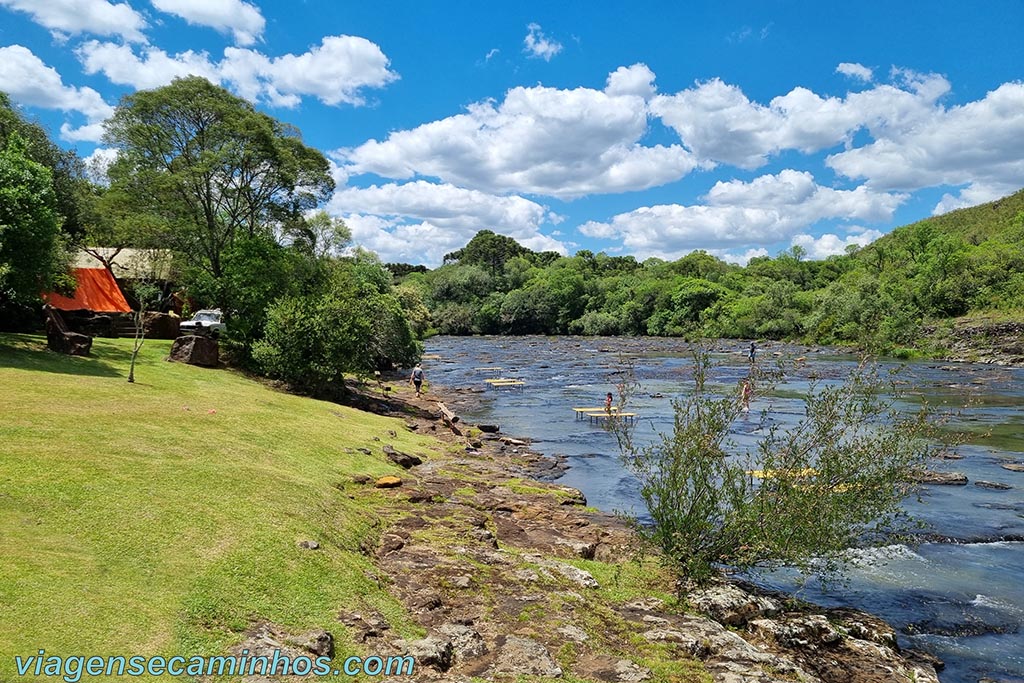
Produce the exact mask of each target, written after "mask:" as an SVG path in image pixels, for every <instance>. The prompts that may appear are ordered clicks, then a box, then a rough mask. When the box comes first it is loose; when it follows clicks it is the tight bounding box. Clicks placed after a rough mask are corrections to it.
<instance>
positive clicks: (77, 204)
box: [0, 92, 92, 240]
mask: <svg viewBox="0 0 1024 683" xmlns="http://www.w3.org/2000/svg"><path fill="white" fill-rule="evenodd" d="M15 134H17V135H18V136H19V137H20V138H21V139H22V143H21V144H22V149H23V152H24V154H25V156H26V157H27V158H29V159H31V160H32V161H34V162H36V163H38V164H41V165H42V166H45V167H46V168H47V170H49V172H50V182H51V185H52V187H53V198H54V207H55V209H56V211H57V214H58V215H59V216H60V219H61V229H62V230H63V232H64V233H65V234H66V235H68V236H69V237H71V238H72V239H73V240H74V239H77V238H79V237H81V235H82V233H83V232H84V231H85V229H86V226H87V224H88V223H89V221H90V193H91V189H92V188H91V184H90V183H89V181H88V180H87V179H86V177H85V165H84V164H83V163H82V160H81V159H80V158H79V157H78V154H77V153H76V152H75V151H74V150H68V149H61V148H60V147H59V146H57V145H56V144H54V143H53V141H51V140H50V137H49V135H47V132H46V129H45V128H43V127H42V126H41V125H39V124H38V123H36V122H34V121H31V120H29V119H28V118H26V117H25V116H24V115H23V114H22V113H21V112H20V111H19V110H18V109H17V108H16V107H15V106H14V105H13V104H11V100H10V98H9V97H8V96H7V94H6V93H3V92H0V148H3V147H5V146H6V145H7V141H8V140H9V139H10V138H11V137H12V136H14V135H15Z"/></svg>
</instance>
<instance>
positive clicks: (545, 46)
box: [523, 24, 562, 62]
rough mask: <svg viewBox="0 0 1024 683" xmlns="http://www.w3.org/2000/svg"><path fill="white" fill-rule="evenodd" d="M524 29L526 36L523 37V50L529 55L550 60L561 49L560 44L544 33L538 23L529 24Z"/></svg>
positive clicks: (546, 60)
mask: <svg viewBox="0 0 1024 683" xmlns="http://www.w3.org/2000/svg"><path fill="white" fill-rule="evenodd" d="M526 30H527V33H526V37H525V38H523V52H525V53H526V54H528V55H530V56H531V57H537V58H539V59H543V60H544V61H545V62H550V61H551V58H552V57H554V56H555V55H557V54H558V53H559V52H561V51H562V44H561V43H559V42H558V41H557V40H553V39H551V38H548V37H547V36H546V35H544V32H543V31H541V30H540V25H539V24H530V25H528V26H527V27H526Z"/></svg>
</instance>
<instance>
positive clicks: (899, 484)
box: [612, 350, 933, 584]
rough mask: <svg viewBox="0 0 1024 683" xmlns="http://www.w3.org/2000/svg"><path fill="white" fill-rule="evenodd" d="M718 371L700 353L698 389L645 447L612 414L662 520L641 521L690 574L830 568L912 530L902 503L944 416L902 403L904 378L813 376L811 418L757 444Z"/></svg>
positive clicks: (761, 377)
mask: <svg viewBox="0 0 1024 683" xmlns="http://www.w3.org/2000/svg"><path fill="white" fill-rule="evenodd" d="M712 369H713V368H712V366H711V364H710V360H709V356H708V355H707V353H706V352H704V351H700V350H698V351H697V352H696V353H695V363H694V387H693V391H692V392H691V393H690V394H689V396H687V397H686V398H684V399H680V400H677V401H676V402H675V403H674V408H675V423H674V428H673V430H672V432H671V433H668V434H662V435H661V436H660V437H659V438H658V440H656V441H655V443H653V444H652V445H649V446H638V445H636V444H635V443H634V441H633V433H632V428H631V427H630V426H629V425H626V424H619V423H617V422H613V423H612V429H613V431H615V433H616V436H617V437H618V438H619V443H620V447H621V452H622V458H623V462H624V463H625V465H626V467H627V468H628V469H629V470H630V471H631V472H633V474H635V475H636V476H637V478H638V479H639V480H640V485H641V496H642V498H643V500H644V502H645V504H646V506H647V510H648V512H649V513H650V516H651V519H652V520H653V522H652V524H651V525H650V526H639V525H638V527H637V528H638V529H639V532H640V534H641V536H642V537H643V538H645V539H646V540H647V541H649V542H650V543H652V544H653V545H654V546H656V547H657V548H659V549H660V550H661V552H662V554H663V557H664V558H665V559H666V560H667V561H668V562H669V563H670V564H671V565H672V566H673V567H675V568H676V569H677V570H678V571H679V572H680V574H681V575H682V576H683V577H684V578H685V579H687V580H689V581H691V582H693V583H697V584H700V583H704V582H706V581H708V580H710V579H711V578H712V577H714V576H716V575H717V574H718V572H719V570H720V569H723V568H725V569H729V570H756V569H774V568H777V567H780V566H792V567H797V568H799V569H801V570H803V571H805V572H814V573H818V574H822V575H825V576H828V575H830V574H833V573H835V572H837V571H839V570H840V569H841V568H842V566H843V564H844V562H845V560H846V557H847V555H846V551H847V550H849V549H850V548H852V547H855V546H859V545H865V544H885V543H890V542H892V540H893V539H894V537H897V536H899V535H900V534H901V533H903V532H906V531H908V530H909V529H910V528H911V526H912V523H911V520H909V518H908V517H907V515H906V514H905V513H904V512H903V509H902V507H901V502H902V500H903V499H904V498H905V497H906V496H907V495H908V493H909V492H910V491H911V490H912V488H913V483H912V480H913V477H912V475H913V473H914V471H915V470H917V469H918V468H921V467H923V465H924V462H925V459H926V457H927V456H928V454H929V452H930V447H929V446H928V444H927V442H926V440H925V437H926V436H929V435H930V434H931V429H932V426H933V425H932V422H931V419H930V414H929V413H928V410H927V409H922V410H921V411H920V412H917V413H914V414H901V413H900V412H899V411H897V409H896V400H897V398H896V397H894V395H893V393H891V392H892V390H893V389H894V387H895V383H892V384H891V385H890V384H888V383H887V382H885V381H884V379H883V378H882V377H881V376H880V375H879V372H878V369H877V368H875V367H873V366H870V365H863V366H861V367H860V368H858V369H857V370H856V371H854V372H853V373H851V374H850V376H849V377H847V378H846V381H845V382H844V383H842V384H839V385H832V386H821V385H812V386H811V388H810V391H809V393H808V395H807V397H806V415H805V417H804V418H803V419H801V420H800V421H799V422H798V423H797V425H795V426H794V427H792V428H790V429H781V428H777V427H771V428H768V429H767V430H766V433H765V436H764V437H762V438H761V440H760V442H759V443H758V444H757V447H756V449H755V450H753V451H748V452H746V453H740V452H738V449H737V448H736V446H735V444H733V443H732V442H731V441H730V438H729V433H730V429H731V427H732V425H733V423H734V421H735V420H736V419H737V417H738V416H739V414H740V411H741V405H740V401H739V400H738V394H736V393H732V392H726V393H716V392H714V391H713V390H712V389H711V386H710V383H709V382H708V381H707V376H708V373H709V372H710V371H711V370H712ZM751 379H752V380H753V381H754V382H755V384H756V385H757V387H758V393H763V392H764V391H765V389H766V385H768V386H770V385H771V383H772V381H773V379H772V377H771V376H770V375H769V374H768V373H764V372H761V371H759V370H757V369H755V370H754V371H753V372H752V375H751ZM883 390H885V391H888V392H890V393H889V394H888V397H886V395H884V394H883ZM627 393H628V392H627ZM766 418H767V411H766V413H765V415H764V416H763V420H762V421H766ZM756 471H760V475H761V476H760V478H759V477H757V476H755V472H756Z"/></svg>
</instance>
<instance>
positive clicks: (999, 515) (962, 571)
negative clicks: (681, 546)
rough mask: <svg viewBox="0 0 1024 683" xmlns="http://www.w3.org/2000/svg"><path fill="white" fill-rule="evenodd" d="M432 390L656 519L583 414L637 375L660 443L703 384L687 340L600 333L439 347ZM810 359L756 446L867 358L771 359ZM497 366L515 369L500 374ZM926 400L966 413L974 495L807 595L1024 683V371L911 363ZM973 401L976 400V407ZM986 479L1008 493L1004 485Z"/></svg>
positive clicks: (750, 429)
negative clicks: (806, 398)
mask: <svg viewBox="0 0 1024 683" xmlns="http://www.w3.org/2000/svg"><path fill="white" fill-rule="evenodd" d="M746 348H747V347H746V346H745V345H744V344H741V343H738V342H728V341H722V342H719V343H718V344H717V346H716V347H715V348H714V349H713V350H714V352H715V355H714V357H715V360H716V361H717V362H719V363H720V365H719V367H718V368H717V369H716V370H715V372H714V381H716V382H720V383H722V384H723V385H726V386H729V385H731V386H735V385H736V384H737V383H738V382H739V381H740V380H741V379H742V378H743V377H744V376H746V373H747V370H748V363H747V360H746V355H745V350H746ZM425 352H426V354H427V357H426V359H425V360H424V363H423V366H424V369H425V371H426V375H427V379H428V381H430V382H436V383H437V384H439V385H442V386H444V387H445V389H446V390H448V391H451V392H452V393H453V395H454V396H456V397H458V398H456V399H455V400H454V401H453V403H455V404H456V407H457V408H458V411H459V412H460V414H462V415H463V416H464V417H465V418H466V419H467V420H468V421H471V422H491V423H498V424H500V425H501V429H502V431H503V432H505V433H508V434H518V435H525V436H529V437H530V439H531V440H532V442H533V445H532V447H533V449H534V450H536V451H538V452H540V453H545V454H547V455H563V456H565V457H566V458H567V461H568V464H569V470H568V471H567V472H566V474H565V475H564V476H563V477H562V478H561V479H560V480H559V481H560V483H563V484H566V485H569V486H574V487H577V488H579V489H580V490H582V491H583V492H584V493H585V494H586V496H587V500H588V502H589V504H591V505H594V506H596V507H598V508H600V509H602V510H605V511H608V512H614V511H626V512H632V513H634V514H637V515H639V516H640V517H641V518H643V517H644V510H643V503H642V501H641V500H640V497H639V486H638V484H637V482H636V480H635V479H633V477H632V476H631V475H630V474H629V473H628V472H626V471H625V470H624V469H623V467H622V466H621V464H620V463H619V460H618V449H617V446H616V443H615V440H614V438H613V437H612V436H611V435H610V434H608V433H607V432H605V431H604V430H603V429H602V428H601V427H600V425H596V424H591V423H590V422H589V421H587V420H577V419H575V417H574V413H573V411H572V407H574V406H600V405H601V404H602V403H603V400H604V396H605V394H606V393H607V392H609V391H611V392H613V393H615V391H616V385H618V384H619V383H620V382H621V381H622V379H623V377H624V368H625V366H626V365H629V366H631V367H632V368H633V373H634V375H635V378H636V380H637V381H638V382H639V383H640V389H639V391H638V392H637V394H636V396H635V397H634V398H633V399H631V401H630V410H635V411H636V412H637V413H639V415H640V420H639V423H638V424H639V426H638V433H639V434H641V435H645V438H647V439H651V438H653V437H654V436H655V435H656V434H657V433H658V432H665V431H668V430H669V429H670V428H671V417H672V406H671V399H673V398H677V397H680V396H682V395H684V392H685V391H686V390H687V389H688V374H687V370H688V368H689V367H690V365H691V361H690V358H689V356H688V355H687V346H686V345H685V344H684V343H682V342H679V341H676V340H665V339H638V338H593V337H554V338H547V337H472V338H465V337H435V338H432V339H430V340H429V341H428V342H427V345H426V349H425ZM793 357H804V358H806V362H804V363H802V364H801V367H799V368H797V367H796V366H794V365H793V364H792V363H789V364H788V365H787V366H786V367H787V368H788V371H787V374H786V377H785V381H784V383H783V384H780V385H779V386H778V387H777V390H776V391H775V392H774V393H773V394H772V395H771V396H755V397H754V402H753V404H752V410H751V413H750V415H752V416H754V417H750V418H741V419H740V420H739V421H738V422H737V423H736V424H735V426H734V434H733V436H734V438H735V440H736V442H737V443H738V444H739V445H740V446H741V447H743V446H751V445H753V444H754V443H755V442H756V440H757V438H758V435H759V434H760V433H761V432H760V430H761V429H762V425H761V423H760V417H759V416H760V411H761V410H763V409H765V408H767V409H768V420H769V421H770V422H773V423H779V424H782V425H786V424H792V423H794V422H795V421H796V420H798V419H799V417H800V416H802V415H803V407H802V401H801V398H800V396H801V395H802V392H804V391H806V389H807V386H808V383H809V381H810V380H811V378H812V377H818V378H820V379H821V380H823V381H830V380H837V379H839V378H841V377H843V376H844V375H845V374H846V373H847V372H849V371H850V370H851V369H853V367H854V365H855V364H856V362H857V359H856V358H855V357H853V356H849V355H842V354H839V353H837V352H835V351H834V350H829V349H821V348H807V347H800V346H786V345H779V344H776V345H766V346H762V347H761V348H760V349H759V356H758V362H759V363H770V362H772V359H774V358H793ZM495 368H501V369H500V370H496V369H495ZM904 373H905V374H904V378H905V379H907V380H908V381H909V382H910V383H909V385H908V387H909V389H910V390H909V392H908V396H909V398H910V399H911V400H927V401H929V402H931V403H942V402H947V403H949V404H950V405H965V404H968V405H967V407H966V408H964V409H963V411H962V413H961V414H960V416H959V417H958V418H957V421H958V424H956V425H955V426H956V428H957V429H958V430H966V431H968V432H969V433H971V434H972V436H971V438H970V439H969V441H968V443H967V444H966V445H964V446H963V447H962V448H961V449H960V453H961V454H962V456H963V458H962V459H960V460H947V461H942V462H939V463H938V464H936V465H935V466H934V469H941V470H949V471H957V472H962V473H964V474H966V475H967V477H968V478H969V480H970V483H969V484H968V485H967V486H925V487H924V488H923V492H922V495H921V498H920V500H911V501H908V502H907V503H906V506H907V507H908V508H909V509H910V511H911V512H913V513H914V514H915V515H916V516H917V517H918V518H919V519H921V520H923V521H924V522H925V523H926V525H927V534H928V535H927V536H926V538H928V539H930V540H929V542H925V543H922V544H920V545H918V546H916V547H914V548H908V547H905V546H892V547H888V548H880V549H870V550H865V551H863V552H862V553H860V556H859V560H860V561H859V562H858V566H856V567H855V568H853V569H852V570H851V572H850V574H849V581H848V582H846V583H844V584H843V585H841V586H838V587H837V586H832V587H829V588H828V589H825V588H823V587H821V586H819V585H818V584H816V583H815V582H813V581H812V582H810V583H808V584H807V585H806V586H804V588H803V592H802V594H801V595H802V597H804V598H806V599H808V600H811V601H814V602H818V603H820V604H824V605H829V606H850V607H856V608H859V609H864V610H867V611H870V612H873V613H875V614H878V615H879V616H881V617H883V618H885V619H886V620H887V621H889V623H891V624H892V625H893V626H895V627H896V628H897V630H898V632H899V633H900V642H901V645H902V646H905V647H913V648H917V649H922V650H927V651H929V652H931V653H933V654H935V655H937V656H938V657H940V658H941V659H942V660H944V661H945V662H946V668H945V669H944V670H943V671H941V672H940V678H941V680H942V681H944V682H945V683H960V682H967V681H969V682H971V683H974V682H975V681H978V680H979V679H982V678H988V679H993V680H998V681H1024V472H1014V471H1010V470H1007V469H1004V468H1002V467H1001V465H1003V464H1008V463H1022V462H1024V369H1019V368H1003V367H997V366H989V365H976V364H966V363H963V364H945V363H936V362H914V363H909V364H907V365H906V367H905V368H904ZM498 376H503V377H518V378H521V379H522V380H524V381H525V382H526V385H525V386H524V387H522V388H498V389H495V388H488V384H487V383H486V382H484V380H485V379H486V378H489V377H498ZM968 399H970V401H968ZM977 481H988V482H996V483H1002V484H1008V485H1010V486H1012V487H1013V488H1011V489H1008V490H996V489H990V488H984V487H980V486H977V485H975V482H977ZM794 580H795V577H793V576H791V575H789V574H787V573H786V572H777V573H775V574H773V575H771V576H769V577H766V578H764V579H763V581H765V582H766V583H768V584H769V585H771V586H773V587H776V588H782V589H786V590H793V589H794V586H795V583H794Z"/></svg>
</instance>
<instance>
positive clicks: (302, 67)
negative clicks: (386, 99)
mask: <svg viewBox="0 0 1024 683" xmlns="http://www.w3.org/2000/svg"><path fill="white" fill-rule="evenodd" d="M76 54H77V55H78V58H79V60H80V61H81V62H82V66H83V68H84V70H85V72H86V73H88V74H95V73H102V74H103V75H104V76H106V77H107V78H108V79H109V80H111V81H112V82H114V83H118V84H121V85H130V86H132V87H134V88H137V89H147V88H155V87H159V86H162V85H166V84H167V83H170V82H171V80H173V79H174V78H176V77H179V76H187V75H196V76H202V77H204V78H206V79H208V80H210V81H212V82H214V83H222V84H227V85H230V86H232V87H233V88H234V90H235V91H236V92H237V93H238V94H239V95H241V96H242V97H245V98H247V99H250V100H253V101H262V102H267V103H269V104H271V105H273V106H281V107H294V106H297V105H298V104H299V103H300V102H301V101H302V98H303V97H316V98H317V99H319V100H320V101H322V102H324V103H325V104H328V105H337V104H352V105H361V104H364V103H365V98H364V96H363V94H362V93H363V90H364V89H365V88H379V87H383V86H385V85H387V84H388V83H390V82H392V81H394V80H395V79H397V78H398V75H397V74H395V73H394V72H393V71H391V70H390V69H389V68H388V67H389V60H388V58H387V57H386V56H385V55H384V53H383V52H382V51H381V49H380V47H378V46H377V45H376V44H374V43H372V42H370V41H369V40H367V39H365V38H360V37H357V36H327V37H326V38H324V39H323V40H322V41H321V43H320V45H316V46H313V47H312V48H310V50H309V51H307V52H304V53H302V54H298V55H294V54H286V55H281V56H279V57H269V56H267V55H265V54H263V53H261V52H258V51H255V50H250V49H243V48H236V47H229V48H226V49H225V50H224V58H223V59H221V60H220V61H214V60H213V59H211V57H210V55H209V54H207V53H206V52H194V51H192V50H187V51H185V52H180V53H178V54H175V55H169V54H168V53H166V52H165V51H163V50H161V49H159V48H155V47H150V48H144V49H142V50H140V51H139V52H136V51H135V50H134V49H133V48H132V47H131V46H128V45H118V44H115V43H109V42H99V41H95V40H93V41H88V42H86V43H84V44H83V45H81V46H80V47H79V48H78V50H77V51H76Z"/></svg>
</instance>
